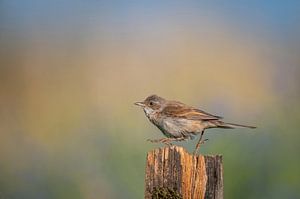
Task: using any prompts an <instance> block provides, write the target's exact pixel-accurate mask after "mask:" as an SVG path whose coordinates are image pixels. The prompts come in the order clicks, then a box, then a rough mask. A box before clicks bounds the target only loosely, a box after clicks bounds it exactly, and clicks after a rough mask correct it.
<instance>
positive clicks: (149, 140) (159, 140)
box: [147, 138, 166, 143]
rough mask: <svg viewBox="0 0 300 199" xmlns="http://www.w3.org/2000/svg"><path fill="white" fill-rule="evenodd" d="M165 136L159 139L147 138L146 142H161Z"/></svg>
mask: <svg viewBox="0 0 300 199" xmlns="http://www.w3.org/2000/svg"><path fill="white" fill-rule="evenodd" d="M165 139H166V138H161V139H156V140H151V139H147V141H148V142H152V143H157V142H163V141H164V140H165Z"/></svg>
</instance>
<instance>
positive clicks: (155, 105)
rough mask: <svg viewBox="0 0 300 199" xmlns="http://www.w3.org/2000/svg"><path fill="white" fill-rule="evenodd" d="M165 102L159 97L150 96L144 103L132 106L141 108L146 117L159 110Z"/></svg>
mask: <svg viewBox="0 0 300 199" xmlns="http://www.w3.org/2000/svg"><path fill="white" fill-rule="evenodd" d="M165 102H166V100H165V99H164V98H162V97H159V96H157V95H150V96H149V97H147V98H146V99H145V100H144V101H142V102H136V103H134V104H135V105H137V106H140V107H142V108H143V109H144V111H145V113H146V115H147V116H148V115H150V114H151V113H153V112H154V111H156V110H159V109H160V108H161V107H162V106H163V105H164V103H165Z"/></svg>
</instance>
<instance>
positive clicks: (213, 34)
mask: <svg viewBox="0 0 300 199" xmlns="http://www.w3.org/2000/svg"><path fill="white" fill-rule="evenodd" d="M299 22H300V3H299V1H296V0H295V1H272V2H271V1H258V0H255V1H248V2H246V1H230V2H228V1H227V2H221V1H83V0H82V1H80V0H73V1H71V0H62V1H58V0H48V1H47V0H41V1H34V0H27V1H22V0H1V1H0V198H1V199H17V198H22V199H27V198H28V199H33V198H39V199H40V198H43V199H52V198H58V199H60V198H62V199H63V198H64V199H65V198H73V199H76V198H78V199H93V198H103V199H115V198H124V199H126V198H128V199H134V198H143V193H144V168H145V160H146V159H145V157H146V153H147V151H149V150H151V149H153V148H156V147H160V146H161V145H159V144H157V145H155V144H152V143H148V142H146V139H148V138H160V137H162V134H161V133H160V132H159V130H158V129H157V128H156V127H155V126H153V125H152V124H150V122H149V121H147V119H146V118H145V116H144V114H143V112H142V110H140V109H139V108H138V107H135V106H134V105H133V103H134V102H135V101H140V100H143V99H144V98H145V97H147V96H148V95H150V94H158V95H160V96H163V97H165V98H167V99H176V100H180V101H183V102H185V103H187V104H190V105H194V106H196V107H199V108H201V109H203V110H205V111H208V112H210V113H213V114H217V115H221V116H224V117H225V121H228V122H236V123H242V124H248V125H256V126H258V129H255V130H248V129H237V130H222V129H221V130H218V129H216V130H208V131H207V132H206V134H205V137H206V138H208V139H209V141H208V142H207V143H206V144H205V145H204V146H203V147H202V148H201V153H203V154H222V155H223V161H224V184H225V189H224V191H225V198H300V191H299V190H300V169H299V168H300V155H299V152H300V132H299V128H300V106H299V105H300V101H299V97H300V81H299V78H300V36H299V35H300V23H299ZM179 145H182V146H184V147H185V148H187V150H189V151H192V149H193V147H194V146H195V140H193V141H189V142H185V143H179Z"/></svg>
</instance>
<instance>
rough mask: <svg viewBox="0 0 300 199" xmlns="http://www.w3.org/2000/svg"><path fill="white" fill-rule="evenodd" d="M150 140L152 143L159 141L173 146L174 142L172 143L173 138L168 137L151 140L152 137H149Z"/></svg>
mask: <svg viewBox="0 0 300 199" xmlns="http://www.w3.org/2000/svg"><path fill="white" fill-rule="evenodd" d="M147 141H148V142H152V143H158V142H161V143H163V144H165V145H167V146H172V143H171V141H172V140H171V139H168V138H161V139H155V140H151V139H147Z"/></svg>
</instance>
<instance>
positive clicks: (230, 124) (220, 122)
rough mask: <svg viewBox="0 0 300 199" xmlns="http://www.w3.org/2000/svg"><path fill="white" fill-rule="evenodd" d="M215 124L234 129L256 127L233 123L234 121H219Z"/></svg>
mask: <svg viewBox="0 0 300 199" xmlns="http://www.w3.org/2000/svg"><path fill="white" fill-rule="evenodd" d="M216 125H217V127H219V128H225V129H234V128H236V127H242V128H250V129H255V128H256V126H249V125H243V124H234V123H225V122H222V121H219V122H218V123H217V124H216Z"/></svg>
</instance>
